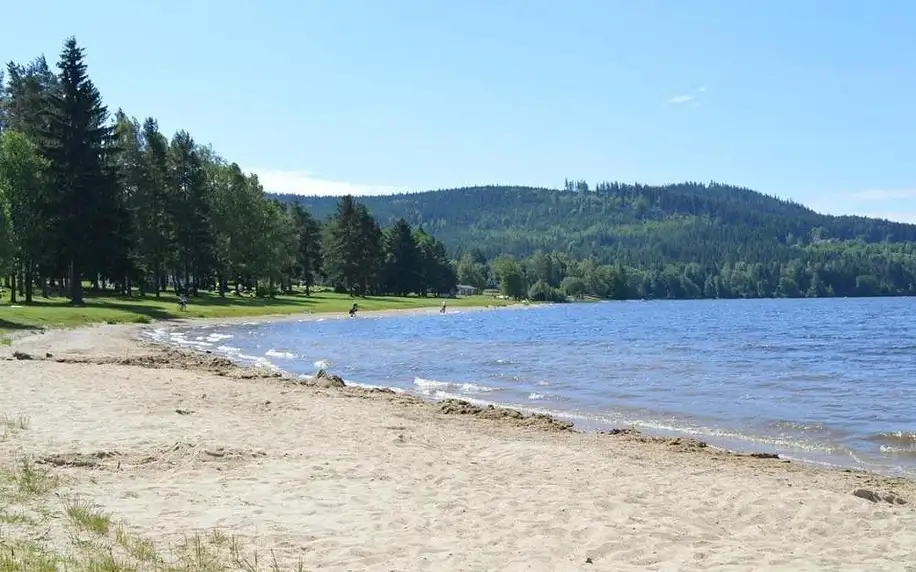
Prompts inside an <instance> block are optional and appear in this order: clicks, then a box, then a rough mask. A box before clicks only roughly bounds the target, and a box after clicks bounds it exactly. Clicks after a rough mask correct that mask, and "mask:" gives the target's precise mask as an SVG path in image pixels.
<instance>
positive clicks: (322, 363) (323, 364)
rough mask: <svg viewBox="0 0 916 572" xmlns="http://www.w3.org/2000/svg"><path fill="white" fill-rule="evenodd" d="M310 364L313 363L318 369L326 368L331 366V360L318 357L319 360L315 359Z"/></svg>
mask: <svg viewBox="0 0 916 572" xmlns="http://www.w3.org/2000/svg"><path fill="white" fill-rule="evenodd" d="M312 365H314V366H315V367H317V368H318V369H328V368H329V367H331V362H329V361H328V360H326V359H320V360H318V361H316V362H315V363H314V364H312Z"/></svg>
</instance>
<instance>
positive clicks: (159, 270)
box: [136, 117, 175, 298]
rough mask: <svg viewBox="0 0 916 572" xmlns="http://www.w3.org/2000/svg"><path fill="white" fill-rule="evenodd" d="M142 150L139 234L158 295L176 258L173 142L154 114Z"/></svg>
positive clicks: (145, 128)
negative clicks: (173, 246) (171, 172)
mask: <svg viewBox="0 0 916 572" xmlns="http://www.w3.org/2000/svg"><path fill="white" fill-rule="evenodd" d="M142 149H143V170H144V173H145V181H144V184H143V186H142V187H141V188H140V189H139V190H140V196H139V197H138V205H139V206H138V212H137V217H136V221H137V225H138V229H137V233H138V237H139V238H138V239H139V241H140V251H141V256H142V259H143V265H144V267H145V269H146V270H147V272H148V273H150V274H151V275H152V284H153V292H154V293H155V294H156V297H157V298H158V297H159V294H160V292H161V291H162V289H163V288H164V287H165V273H166V267H167V266H169V265H171V264H173V263H174V259H175V255H174V252H173V251H172V250H171V244H172V243H173V241H174V236H175V220H174V218H173V216H172V208H171V207H170V202H171V195H170V188H169V144H168V140H167V139H166V138H165V136H164V135H163V134H162V133H161V132H160V131H159V124H158V123H157V122H156V120H155V119H153V118H152V117H148V118H146V120H144V122H143V135H142Z"/></svg>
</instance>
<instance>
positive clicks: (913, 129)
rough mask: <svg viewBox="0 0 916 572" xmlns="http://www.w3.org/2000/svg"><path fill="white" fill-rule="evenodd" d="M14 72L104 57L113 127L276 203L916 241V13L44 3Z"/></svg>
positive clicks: (436, 1)
mask: <svg viewBox="0 0 916 572" xmlns="http://www.w3.org/2000/svg"><path fill="white" fill-rule="evenodd" d="M0 14H2V19H3V22H4V25H3V26H2V27H0V58H2V59H3V60H4V61H9V60H13V61H18V62H26V61H28V60H30V59H32V58H34V57H35V56H38V55H40V54H45V55H46V57H47V58H48V59H49V61H50V62H56V60H57V56H58V54H59V52H60V50H61V47H62V44H63V42H64V40H65V39H66V38H67V37H68V36H75V37H76V38H77V40H78V42H79V43H80V44H81V45H82V46H84V47H85V48H86V51H87V63H88V66H89V73H90V76H91V77H92V78H93V80H94V82H95V83H96V85H97V86H98V87H99V89H100V90H101V92H102V95H103V97H104V99H105V102H106V104H107V105H108V106H109V108H110V109H111V110H112V111H115V110H117V109H118V108H122V109H123V110H124V111H125V112H126V113H128V114H129V115H134V116H137V117H138V118H140V119H142V118H144V117H147V116H154V117H156V118H157V119H158V120H159V124H160V126H161V127H162V129H163V130H164V131H165V132H168V133H171V132H174V131H175V130H178V129H185V130H187V131H189V132H190V133H191V134H192V136H194V138H195V139H196V140H197V141H198V142H200V143H204V144H212V145H213V147H214V149H215V150H216V151H217V152H218V153H219V154H220V155H221V156H223V157H224V158H226V159H227V160H229V161H234V162H236V163H238V164H239V165H240V166H241V167H242V168H243V169H245V170H247V171H251V172H256V173H258V175H259V177H260V179H261V181H262V183H264V186H265V188H266V189H267V190H269V191H276V192H296V193H302V194H344V193H353V194H356V195H365V194H377V193H387V192H396V191H414V190H428V189H438V188H449V187H455V186H468V185H478V184H518V185H536V186H546V187H554V188H559V187H561V186H562V185H563V181H564V179H565V178H570V179H585V180H587V181H589V182H591V183H594V182H597V181H602V180H609V181H622V182H642V183H650V184H653V183H655V184H657V183H667V182H679V181H685V180H689V181H702V182H705V181H710V180H715V181H718V182H723V183H732V184H737V185H741V186H745V187H749V188H752V189H755V190H759V191H761V192H765V193H768V194H771V195H777V196H780V197H785V198H791V199H794V200H796V201H799V202H801V203H804V204H806V205H808V206H810V207H812V208H814V209H816V210H818V211H821V212H829V213H834V214H862V215H867V216H879V217H884V218H889V219H892V220H900V221H905V222H916V34H914V33H913V31H912V23H913V22H914V21H916V2H910V1H908V0H882V1H880V2H868V1H867V0H860V1H857V2H853V1H849V0H766V1H764V0H756V1H753V0H742V1H740V2H727V1H724V0H691V1H689V2H685V1H683V0H668V1H662V0H629V1H624V0H594V1H591V0H569V1H568V2H559V1H557V0H554V1H547V0H462V1H460V2H456V1H454V0H322V1H317V0H288V1H287V0H259V1H255V0H245V1H243V0H183V1H178V0H156V1H155V2H124V1H119V2H116V1H113V0H111V1H109V0H81V1H80V2H72V1H70V0H56V1H51V0H29V1H28V2H16V1H11V2H6V3H4V5H3V7H2V9H0Z"/></svg>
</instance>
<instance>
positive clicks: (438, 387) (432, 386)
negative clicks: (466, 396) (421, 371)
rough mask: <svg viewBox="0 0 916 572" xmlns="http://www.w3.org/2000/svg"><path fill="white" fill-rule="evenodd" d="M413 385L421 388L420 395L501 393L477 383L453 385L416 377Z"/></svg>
mask: <svg viewBox="0 0 916 572" xmlns="http://www.w3.org/2000/svg"><path fill="white" fill-rule="evenodd" d="M413 384H414V385H415V386H416V387H417V388H419V390H420V393H423V394H424V395H431V394H435V393H438V392H448V390H451V391H458V392H459V393H490V392H492V391H499V388H497V387H488V386H486V385H477V384H475V383H452V382H448V381H436V380H434V379H423V378H422V377H416V378H414V380H413Z"/></svg>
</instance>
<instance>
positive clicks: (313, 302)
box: [0, 291, 508, 339]
mask: <svg viewBox="0 0 916 572" xmlns="http://www.w3.org/2000/svg"><path fill="white" fill-rule="evenodd" d="M85 302H86V303H85V305H83V306H71V305H70V304H69V301H68V300H67V299H66V298H51V299H43V298H36V299H35V301H34V302H33V303H32V304H29V305H24V304H21V305H18V306H17V307H10V306H8V305H2V306H0V339H5V338H4V336H3V334H4V333H10V332H12V331H15V330H32V329H43V328H58V327H74V326H81V325H85V324H92V323H108V324H119V323H134V324H146V323H150V322H151V321H153V320H173V319H177V318H225V317H238V316H265V315H281V314H297V313H307V312H315V313H319V312H322V313H323V312H339V313H343V312H346V311H347V310H348V309H349V308H350V306H352V305H353V303H354V302H356V303H357V304H359V307H360V309H361V310H364V311H374V310H398V309H411V308H428V307H438V306H440V305H441V304H442V299H441V298H432V297H430V298H421V297H419V296H411V297H406V298H401V297H395V296H370V297H366V298H352V297H350V296H348V295H346V294H335V293H333V292H316V293H313V294H312V295H311V296H306V295H304V294H293V295H280V296H276V297H274V298H249V297H242V296H236V295H234V294H231V293H230V294H227V295H226V297H225V298H221V297H220V296H218V295H215V294H201V295H200V296H197V297H193V298H191V299H190V300H189V301H188V309H187V312H179V311H178V299H177V298H176V296H175V295H174V294H173V293H167V294H163V295H162V296H161V297H160V298H158V299H157V298H155V297H154V296H149V295H148V296H144V297H140V296H139V295H135V296H133V297H132V298H124V297H120V296H115V295H113V294H110V293H108V294H105V293H102V294H93V293H91V292H88V291H87V293H86V299H85ZM507 304H508V302H507V301H505V300H498V299H496V298H493V297H492V296H469V297H463V298H456V299H449V300H448V305H449V306H450V307H467V306H484V305H492V306H505V305H507ZM5 331H6V332H5Z"/></svg>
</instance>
